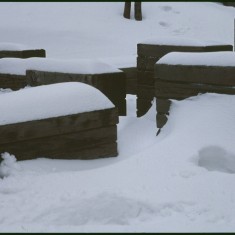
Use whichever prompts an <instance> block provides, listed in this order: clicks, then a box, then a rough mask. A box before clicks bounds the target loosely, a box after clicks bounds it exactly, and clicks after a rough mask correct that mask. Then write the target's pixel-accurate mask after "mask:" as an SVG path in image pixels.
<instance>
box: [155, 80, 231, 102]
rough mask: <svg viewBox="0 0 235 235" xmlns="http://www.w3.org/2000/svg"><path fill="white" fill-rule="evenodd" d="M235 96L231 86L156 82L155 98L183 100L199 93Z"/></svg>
mask: <svg viewBox="0 0 235 235" xmlns="http://www.w3.org/2000/svg"><path fill="white" fill-rule="evenodd" d="M207 92H211V93H219V94H235V88H234V87H231V86H216V85H207V84H197V83H180V82H169V81H162V80H158V79H156V80H155V96H156V97H157V98H159V99H177V100H182V99H185V98H188V97H190V96H195V95H198V94H199V93H207Z"/></svg>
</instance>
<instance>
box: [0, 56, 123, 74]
mask: <svg viewBox="0 0 235 235" xmlns="http://www.w3.org/2000/svg"><path fill="white" fill-rule="evenodd" d="M26 70H39V71H48V72H61V73H77V74H102V73H118V72H121V70H119V69H117V68H115V67H114V66H111V65H109V64H106V63H103V62H101V61H97V60H88V59H80V60H62V59H50V58H36V57H35V58H29V59H24V60H22V59H18V58H3V59H1V60H0V73H6V74H16V75H26Z"/></svg>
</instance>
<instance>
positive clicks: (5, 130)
mask: <svg viewBox="0 0 235 235" xmlns="http://www.w3.org/2000/svg"><path fill="white" fill-rule="evenodd" d="M117 123H118V113H117V109H116V108H112V109H106V110H98V111H92V112H85V113H79V114H74V115H68V116H62V117H55V118H48V119H42V120H36V121H29V122H24V123H15V124H9V125H3V126H0V144H3V143H13V142H17V141H23V140H29V139H35V138H42V137H47V136H54V135H61V134H66V133H73V132H79V131H83V130H89V129H94V128H100V127H102V126H110V125H115V124H117Z"/></svg>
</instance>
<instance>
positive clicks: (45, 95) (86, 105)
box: [0, 82, 114, 125]
mask: <svg viewBox="0 0 235 235" xmlns="http://www.w3.org/2000/svg"><path fill="white" fill-rule="evenodd" d="M113 107H114V105H113V104H112V102H111V101H110V100H109V99H108V98H107V97H106V96H105V95H104V94H103V93H102V92H100V91H99V90H97V89H96V88H94V87H92V86H89V85H87V84H84V83H79V82H68V83H57V84H53V85H46V86H39V87H33V88H26V89H22V90H19V91H14V92H9V93H5V94H1V95H0V110H1V115H0V125H6V124H13V123H20V122H26V121H32V120H40V119H46V118H52V117H59V116H66V115H71V114H77V113H83V112H90V111H95V110H103V109H109V108H113Z"/></svg>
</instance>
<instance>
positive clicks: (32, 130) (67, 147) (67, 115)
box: [0, 82, 118, 160]
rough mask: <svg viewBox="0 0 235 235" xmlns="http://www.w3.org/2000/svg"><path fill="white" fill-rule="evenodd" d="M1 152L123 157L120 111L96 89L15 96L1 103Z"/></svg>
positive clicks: (68, 87) (77, 86)
mask: <svg viewBox="0 0 235 235" xmlns="http://www.w3.org/2000/svg"><path fill="white" fill-rule="evenodd" d="M0 109H1V117H0V133H1V135H0V153H3V152H9V153H11V154H14V155H15V156H16V158H17V159H18V160H27V159H34V158H38V157H46V158H56V159H96V158H104V157H114V156H117V154H118V152H117V123H118V112H117V109H116V108H115V107H114V105H113V104H112V103H111V102H110V100H108V99H107V97H105V96H104V95H103V94H102V93H101V92H100V91H99V90H97V89H96V88H94V87H92V86H89V85H86V84H83V83H79V82H71V83H60V84H53V85H46V86H40V87H33V88H27V89H23V90H20V91H15V92H9V93H5V94H2V95H1V98H0Z"/></svg>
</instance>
